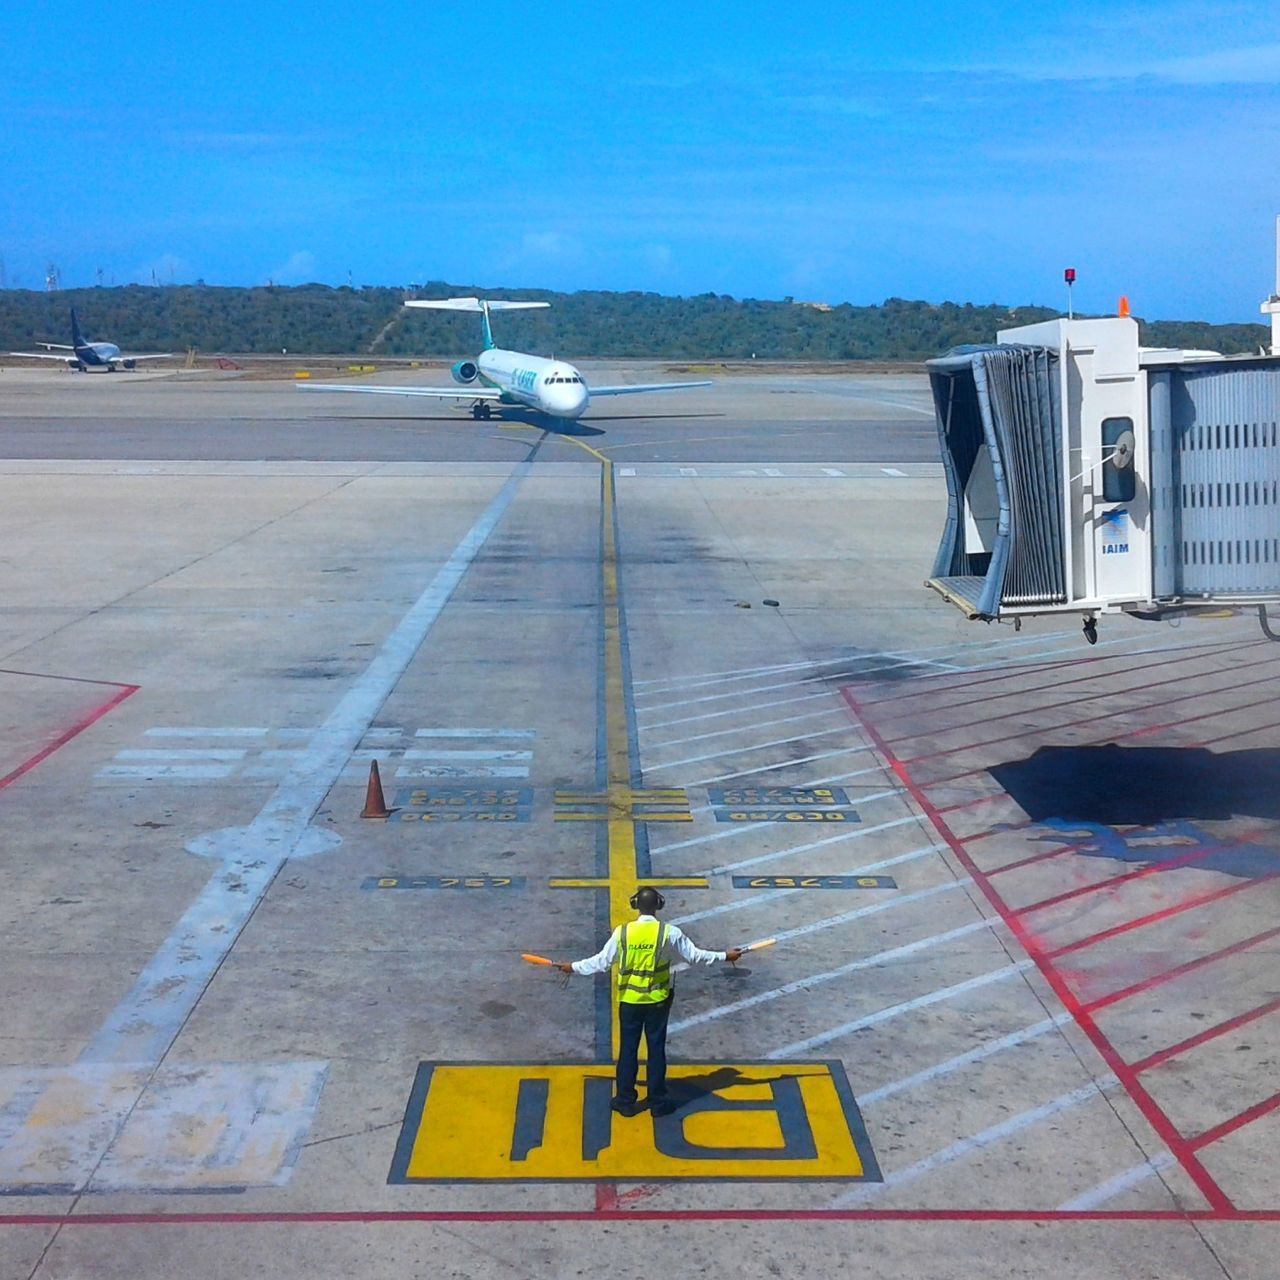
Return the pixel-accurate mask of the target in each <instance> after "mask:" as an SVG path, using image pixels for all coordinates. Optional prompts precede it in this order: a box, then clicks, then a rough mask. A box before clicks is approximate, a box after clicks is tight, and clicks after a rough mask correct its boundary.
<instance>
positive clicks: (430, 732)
mask: <svg viewBox="0 0 1280 1280" xmlns="http://www.w3.org/2000/svg"><path fill="white" fill-rule="evenodd" d="M413 736H414V737H415V738H536V737H537V736H538V731H537V729H417V730H415V731H414V735H413Z"/></svg>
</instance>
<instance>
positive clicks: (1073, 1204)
mask: <svg viewBox="0 0 1280 1280" xmlns="http://www.w3.org/2000/svg"><path fill="white" fill-rule="evenodd" d="M1173 1163H1174V1158H1173V1156H1172V1155H1170V1154H1169V1152H1167V1151H1161V1152H1160V1153H1159V1154H1158V1155H1155V1156H1152V1157H1151V1159H1150V1160H1144V1161H1143V1162H1142V1163H1141V1164H1137V1165H1134V1166H1133V1168H1132V1169H1126V1170H1125V1171H1124V1172H1123V1173H1117V1174H1116V1176H1115V1177H1114V1178H1108V1179H1107V1180H1106V1182H1100V1183H1098V1185H1097V1186H1096V1187H1090V1189H1089V1190H1088V1191H1083V1192H1081V1193H1080V1195H1078V1196H1075V1197H1074V1198H1073V1199H1071V1200H1068V1201H1066V1202H1065V1203H1064V1204H1060V1205H1059V1206H1058V1209H1057V1212H1058V1213H1086V1212H1088V1211H1089V1210H1090V1209H1096V1208H1098V1206H1099V1205H1103V1204H1106V1203H1107V1201H1108V1200H1114V1199H1115V1197H1116V1196H1118V1195H1120V1193H1121V1192H1123V1191H1128V1190H1129V1188H1130V1187H1136V1186H1137V1185H1138V1183H1140V1182H1145V1181H1146V1180H1147V1179H1148V1178H1150V1177H1152V1176H1153V1175H1154V1174H1157V1173H1159V1172H1160V1170H1161V1169H1167V1168H1168V1167H1169V1166H1170V1165H1171V1164H1173Z"/></svg>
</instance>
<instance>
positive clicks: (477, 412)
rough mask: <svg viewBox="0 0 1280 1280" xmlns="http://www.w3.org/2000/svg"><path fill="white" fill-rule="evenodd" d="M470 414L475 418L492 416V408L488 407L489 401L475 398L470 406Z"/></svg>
mask: <svg viewBox="0 0 1280 1280" xmlns="http://www.w3.org/2000/svg"><path fill="white" fill-rule="evenodd" d="M471 416H472V417H473V418H475V419H477V420H478V419H480V418H484V419H486V420H487V419H489V418H491V417H493V410H492V409H491V408H490V407H489V402H488V401H487V400H477V401H476V402H475V404H473V405H472V406H471Z"/></svg>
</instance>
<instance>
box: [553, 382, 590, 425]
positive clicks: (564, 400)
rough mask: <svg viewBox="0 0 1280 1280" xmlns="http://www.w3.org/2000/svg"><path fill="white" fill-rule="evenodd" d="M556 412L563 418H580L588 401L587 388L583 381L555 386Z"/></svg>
mask: <svg viewBox="0 0 1280 1280" xmlns="http://www.w3.org/2000/svg"><path fill="white" fill-rule="evenodd" d="M553 390H554V391H555V400H554V404H555V412H556V416H557V417H561V418H579V417H581V416H582V414H583V412H584V411H585V410H586V407H587V403H588V396H587V389H586V387H584V386H583V385H582V384H581V383H578V382H571V383H568V384H565V385H562V386H558V387H555V388H553Z"/></svg>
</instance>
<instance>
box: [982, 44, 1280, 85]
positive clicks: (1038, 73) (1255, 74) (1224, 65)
mask: <svg viewBox="0 0 1280 1280" xmlns="http://www.w3.org/2000/svg"><path fill="white" fill-rule="evenodd" d="M965 70H967V71H968V72H970V73H972V72H983V71H986V72H992V73H995V74H997V75H999V74H1003V75H1009V76H1014V77H1016V78H1018V79H1021V80H1033V81H1040V82H1045V81H1050V82H1052V81H1061V82H1067V83H1077V82H1081V81H1091V82H1094V83H1097V84H1100V85H1101V84H1121V83H1132V82H1134V81H1139V80H1157V81H1164V82H1165V83H1167V84H1184V85H1230V84H1265V85H1274V84H1275V83H1276V82H1277V81H1280V43H1271V44H1258V45H1249V46H1246V47H1243V48H1236V49H1216V50H1212V51H1210V52H1207V53H1194V54H1183V55H1180V56H1177V57H1169V58H1148V59H1145V60H1144V59H1142V58H1131V59H1125V60H1123V61H1118V60H1115V59H1112V58H1108V59H1086V60H1082V61H1075V62H1073V61H1071V60H1069V59H1061V60H1057V61H1054V60H1049V59H1037V60H1036V61H1034V62H1020V63H1011V64H1004V65H999V64H995V65H989V66H970V67H968V68H965Z"/></svg>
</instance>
